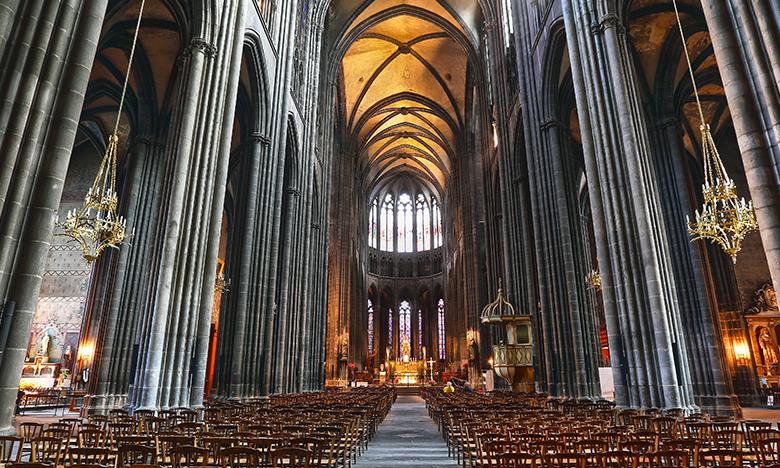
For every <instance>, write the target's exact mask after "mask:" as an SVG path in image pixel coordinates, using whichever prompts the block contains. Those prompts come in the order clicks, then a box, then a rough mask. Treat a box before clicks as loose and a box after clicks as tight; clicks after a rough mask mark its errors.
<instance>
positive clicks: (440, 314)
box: [436, 299, 447, 361]
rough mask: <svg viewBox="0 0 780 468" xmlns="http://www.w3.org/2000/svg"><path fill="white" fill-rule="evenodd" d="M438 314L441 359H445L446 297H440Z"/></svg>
mask: <svg viewBox="0 0 780 468" xmlns="http://www.w3.org/2000/svg"><path fill="white" fill-rule="evenodd" d="M436 315H438V318H439V324H438V325H439V327H438V328H439V337H438V338H439V360H440V361H443V360H445V359H446V358H447V350H446V349H445V348H444V342H445V340H444V338H445V334H446V332H445V329H444V299H439V306H438V308H437V310H436Z"/></svg>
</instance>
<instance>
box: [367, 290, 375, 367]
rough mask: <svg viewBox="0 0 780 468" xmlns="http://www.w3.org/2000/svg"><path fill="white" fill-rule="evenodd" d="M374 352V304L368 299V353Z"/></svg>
mask: <svg viewBox="0 0 780 468" xmlns="http://www.w3.org/2000/svg"><path fill="white" fill-rule="evenodd" d="M373 353H374V304H372V303H371V299H369V300H368V354H369V355H371V354H373Z"/></svg>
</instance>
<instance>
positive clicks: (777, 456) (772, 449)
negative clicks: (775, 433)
mask: <svg viewBox="0 0 780 468" xmlns="http://www.w3.org/2000/svg"><path fill="white" fill-rule="evenodd" d="M755 451H756V455H757V458H758V461H759V462H760V463H761V464H762V465H771V464H778V463H780V437H770V438H766V439H762V440H761V441H760V442H758V445H757V446H756V448H755Z"/></svg>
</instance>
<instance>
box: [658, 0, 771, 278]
mask: <svg viewBox="0 0 780 468" xmlns="http://www.w3.org/2000/svg"><path fill="white" fill-rule="evenodd" d="M672 4H673V5H674V13H675V15H676V16H677V25H678V26H679V29H680V37H681V38H682V43H683V51H684V52H685V59H686V61H687V63H688V73H690V76H691V84H692V85H693V94H694V96H695V97H696V106H697V108H698V110H699V118H700V119H701V125H700V127H699V128H700V129H701V146H702V157H703V159H704V184H703V185H702V194H703V196H704V205H703V206H702V208H701V209H700V210H696V215H695V219H694V220H693V221H691V220H690V218H689V217H688V216H686V217H685V218H686V222H687V223H688V234H689V235H690V236H691V241H695V240H699V239H706V240H709V241H710V242H713V243H715V244H717V245H719V246H720V248H721V249H723V251H724V252H726V253H727V254H728V255H729V256H730V257H731V261H733V262H734V263H735V264H736V263H737V254H739V251H740V250H742V241H743V240H744V239H745V236H747V235H748V234H749V233H750V232H751V231H753V230H754V229H756V228H758V223H757V222H756V212H755V210H754V209H753V202H752V201H746V200H745V198H743V197H739V196H738V195H737V189H736V186H735V185H734V181H733V180H732V179H731V178H730V177H729V175H728V174H727V173H726V168H725V167H724V166H723V160H721V158H720V153H718V148H717V147H716V146H715V141H714V140H713V139H712V133H711V132H710V126H709V125H707V124H706V123H705V121H704V111H703V110H702V107H701V100H700V99H699V90H698V87H697V86H696V77H695V76H694V73H693V66H692V65H691V57H690V55H689V54H688V44H687V42H686V41H685V33H684V32H683V28H682V21H681V20H680V12H679V11H678V10H677V1H676V0H672Z"/></svg>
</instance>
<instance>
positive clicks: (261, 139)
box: [251, 132, 271, 146]
mask: <svg viewBox="0 0 780 468" xmlns="http://www.w3.org/2000/svg"><path fill="white" fill-rule="evenodd" d="M251 138H252V143H260V144H261V145H263V146H270V145H271V139H270V138H268V136H267V135H266V134H264V133H259V132H255V133H253V134H252V136H251Z"/></svg>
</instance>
